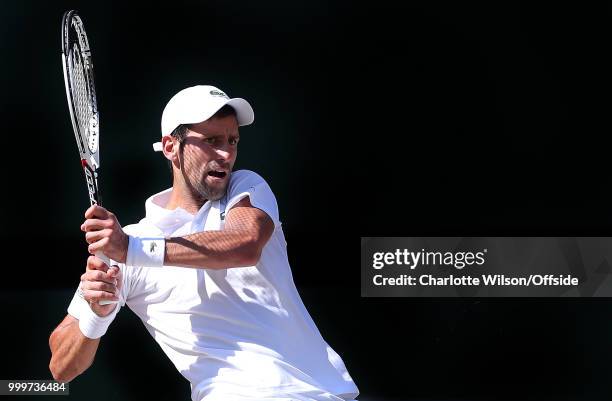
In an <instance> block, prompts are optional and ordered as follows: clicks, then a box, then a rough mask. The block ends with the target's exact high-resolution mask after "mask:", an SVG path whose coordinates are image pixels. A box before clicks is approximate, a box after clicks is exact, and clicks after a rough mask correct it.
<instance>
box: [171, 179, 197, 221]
mask: <svg viewBox="0 0 612 401" xmlns="http://www.w3.org/2000/svg"><path fill="white" fill-rule="evenodd" d="M205 202H206V199H199V197H195V196H194V195H193V194H192V193H191V191H189V189H188V188H187V187H186V186H185V185H180V183H177V182H176V181H175V182H174V183H173V184H172V192H171V193H170V200H168V203H167V204H166V206H165V208H166V209H171V210H174V209H176V208H177V207H180V208H182V209H185V210H186V211H187V212H189V213H191V214H197V213H198V211H199V210H200V209H201V208H202V205H203V204H204V203H205Z"/></svg>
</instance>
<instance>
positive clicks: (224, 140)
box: [179, 115, 240, 203]
mask: <svg viewBox="0 0 612 401" xmlns="http://www.w3.org/2000/svg"><path fill="white" fill-rule="evenodd" d="M239 139H240V137H239V134H238V122H237V121H236V117H234V116H232V115H230V116H226V117H213V118H211V119H209V120H207V121H204V122H201V123H198V124H193V125H192V126H191V127H190V128H189V130H188V131H187V135H186V137H185V139H184V140H183V143H182V144H181V145H180V148H179V165H180V170H181V175H182V177H183V181H184V182H185V185H186V187H187V189H188V190H189V191H190V192H191V195H192V196H193V198H194V199H195V200H197V201H198V203H203V202H204V201H205V200H218V199H221V198H222V197H223V196H224V195H225V192H226V190H227V184H228V183H229V177H230V174H231V171H232V168H233V167H234V163H235V162H236V155H237V152H238V141H239Z"/></svg>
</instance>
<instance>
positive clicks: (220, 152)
mask: <svg viewBox="0 0 612 401" xmlns="http://www.w3.org/2000/svg"><path fill="white" fill-rule="evenodd" d="M232 152H233V149H232V148H231V147H230V146H229V144H226V145H225V146H220V147H218V148H216V149H215V153H216V154H217V156H218V157H219V159H222V160H223V161H228V160H230V159H231V158H232Z"/></svg>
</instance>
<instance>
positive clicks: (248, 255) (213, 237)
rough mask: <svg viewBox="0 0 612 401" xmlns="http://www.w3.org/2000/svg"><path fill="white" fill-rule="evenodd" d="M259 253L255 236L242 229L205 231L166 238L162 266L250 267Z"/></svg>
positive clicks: (255, 261)
mask: <svg viewBox="0 0 612 401" xmlns="http://www.w3.org/2000/svg"><path fill="white" fill-rule="evenodd" d="M260 255H261V247H260V245H259V243H258V241H257V239H256V238H255V237H253V236H252V235H250V234H249V233H248V232H245V231H239V230H236V231H232V230H223V231H204V232H199V233H195V234H190V235H187V236H185V237H174V238H168V239H166V252H165V257H164V265H169V266H183V267H197V268H207V269H226V268H229V267H244V266H252V265H254V264H256V263H257V261H258V260H259V257H260Z"/></svg>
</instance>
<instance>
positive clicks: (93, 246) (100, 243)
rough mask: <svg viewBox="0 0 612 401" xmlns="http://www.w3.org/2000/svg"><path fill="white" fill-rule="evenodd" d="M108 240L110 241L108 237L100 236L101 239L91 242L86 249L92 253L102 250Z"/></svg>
mask: <svg viewBox="0 0 612 401" xmlns="http://www.w3.org/2000/svg"><path fill="white" fill-rule="evenodd" d="M109 241H110V238H108V237H105V238H102V239H101V240H99V241H96V242H94V243H93V244H90V245H89V246H88V247H87V251H88V252H89V253H91V254H92V255H95V254H96V253H97V252H102V251H103V250H104V247H105V246H106V245H108V243H109Z"/></svg>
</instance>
